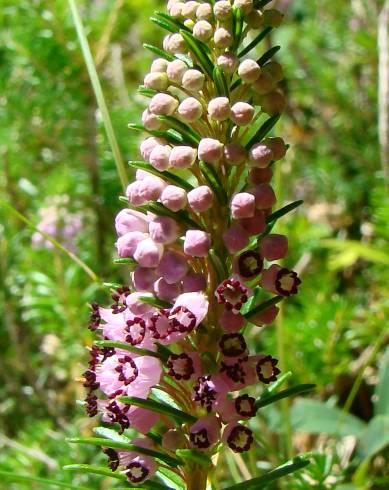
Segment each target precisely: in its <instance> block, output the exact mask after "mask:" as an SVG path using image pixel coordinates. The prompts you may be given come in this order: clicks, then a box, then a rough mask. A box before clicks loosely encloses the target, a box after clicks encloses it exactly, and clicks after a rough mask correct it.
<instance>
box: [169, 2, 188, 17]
mask: <svg viewBox="0 0 389 490" xmlns="http://www.w3.org/2000/svg"><path fill="white" fill-rule="evenodd" d="M184 5H185V4H184V3H183V2H175V3H172V4H171V5H168V7H167V11H168V12H169V14H170V15H171V16H172V17H174V18H175V19H177V18H181V17H182V14H181V13H182V8H183V6H184Z"/></svg>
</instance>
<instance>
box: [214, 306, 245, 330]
mask: <svg viewBox="0 0 389 490" xmlns="http://www.w3.org/2000/svg"><path fill="white" fill-rule="evenodd" d="M250 321H251V320H250ZM245 323H246V320H245V318H244V316H243V315H241V314H240V313H236V314H235V313H233V312H232V311H231V310H224V312H223V314H222V315H221V316H220V317H219V324H220V326H221V327H222V329H223V330H225V331H226V332H228V333H235V332H239V330H240V329H241V328H242V327H243V326H244V324H245Z"/></svg>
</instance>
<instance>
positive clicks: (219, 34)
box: [213, 27, 234, 48]
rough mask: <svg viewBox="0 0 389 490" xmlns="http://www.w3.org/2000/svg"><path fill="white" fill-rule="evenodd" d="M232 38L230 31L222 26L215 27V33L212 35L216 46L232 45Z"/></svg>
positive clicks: (226, 46) (225, 46)
mask: <svg viewBox="0 0 389 490" xmlns="http://www.w3.org/2000/svg"><path fill="white" fill-rule="evenodd" d="M233 41H234V38H233V36H232V34H231V33H230V31H228V30H227V29H225V28H224V27H219V28H218V29H216V31H215V34H214V36H213V42H214V43H215V46H216V47H217V48H228V47H229V46H231V45H232V43H233Z"/></svg>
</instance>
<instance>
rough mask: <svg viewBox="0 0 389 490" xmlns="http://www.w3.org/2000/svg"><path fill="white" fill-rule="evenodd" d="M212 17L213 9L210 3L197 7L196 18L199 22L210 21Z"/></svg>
mask: <svg viewBox="0 0 389 490" xmlns="http://www.w3.org/2000/svg"><path fill="white" fill-rule="evenodd" d="M212 15H213V14H212V7H211V5H209V3H202V4H200V5H199V6H198V7H197V10H196V17H197V19H198V20H210V19H212Z"/></svg>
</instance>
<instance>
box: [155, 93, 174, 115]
mask: <svg viewBox="0 0 389 490" xmlns="http://www.w3.org/2000/svg"><path fill="white" fill-rule="evenodd" d="M177 107H178V100H177V99H175V98H174V97H172V96H171V95H169V94H164V93H160V94H156V95H154V97H153V98H152V99H151V101H150V105H149V110H150V112H152V113H153V114H155V115H157V116H171V115H172V114H173V113H174V112H175V110H176V109H177Z"/></svg>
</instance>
